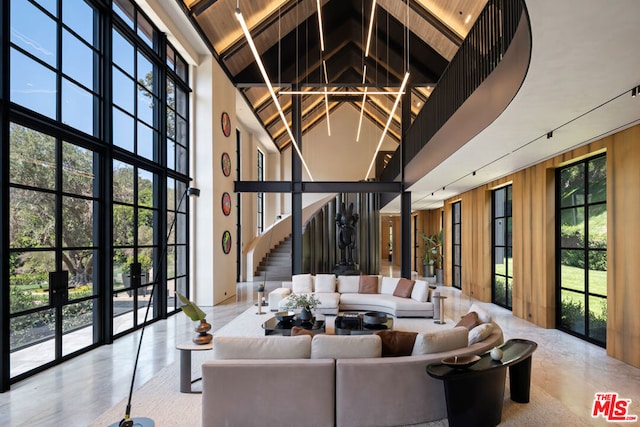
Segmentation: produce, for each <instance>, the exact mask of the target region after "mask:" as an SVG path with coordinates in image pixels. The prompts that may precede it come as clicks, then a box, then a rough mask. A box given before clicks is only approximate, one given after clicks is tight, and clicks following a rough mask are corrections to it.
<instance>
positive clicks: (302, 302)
mask: <svg viewBox="0 0 640 427" xmlns="http://www.w3.org/2000/svg"><path fill="white" fill-rule="evenodd" d="M319 304H320V300H319V299H318V298H316V296H315V295H314V294H291V295H289V296H288V297H287V303H286V304H285V306H284V308H286V309H287V310H292V309H294V308H298V307H300V308H307V309H309V310H312V309H314V308H316V307H317V306H318V305H319Z"/></svg>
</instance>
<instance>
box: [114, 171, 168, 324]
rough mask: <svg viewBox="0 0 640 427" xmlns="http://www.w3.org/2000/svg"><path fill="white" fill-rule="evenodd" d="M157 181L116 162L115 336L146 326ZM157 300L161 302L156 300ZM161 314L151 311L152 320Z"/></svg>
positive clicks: (153, 248)
mask: <svg viewBox="0 0 640 427" xmlns="http://www.w3.org/2000/svg"><path fill="white" fill-rule="evenodd" d="M156 184H157V179H156V175H155V174H153V173H152V172H150V171H147V170H145V169H142V168H140V167H137V166H134V165H131V164H129V163H125V162H121V161H117V160H114V161H113V186H112V189H113V190H112V191H113V213H112V214H113V235H112V236H113V265H112V270H113V285H112V295H113V313H112V314H113V334H114V336H117V335H120V334H122V333H125V332H127V331H130V330H132V329H135V328H136V327H137V326H139V325H141V324H142V323H144V318H145V315H146V308H147V305H148V303H149V299H150V298H151V297H152V292H153V280H154V279H155V276H156V275H155V273H154V271H155V268H154V260H155V259H156V258H157V256H158V255H157V254H156V249H157V245H156V244H155V243H154V242H156V241H157V238H156V233H157V227H156V226H155V225H156V224H157V223H158V215H159V212H158V208H157V204H158V200H157V197H156V196H155V193H156ZM155 301H158V299H156V300H155ZM156 315H157V311H156V310H154V312H152V313H151V312H150V317H149V319H148V320H150V319H151V318H153V317H155V316H156Z"/></svg>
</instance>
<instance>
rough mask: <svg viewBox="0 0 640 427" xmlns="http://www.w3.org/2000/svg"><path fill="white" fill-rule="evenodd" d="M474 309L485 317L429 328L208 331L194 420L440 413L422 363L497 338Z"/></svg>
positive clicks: (413, 417) (496, 330) (426, 417)
mask: <svg viewBox="0 0 640 427" xmlns="http://www.w3.org/2000/svg"><path fill="white" fill-rule="evenodd" d="M473 309H474V310H475V309H476V308H475V307H474V308H473ZM472 314H473V313H472ZM479 317H480V319H484V320H488V321H489V322H488V323H487V322H485V323H481V324H479V325H477V326H474V325H468V324H467V327H465V326H458V327H453V328H447V329H443V330H441V331H437V332H432V333H411V332H405V331H384V332H381V333H378V334H374V335H351V336H348V335H325V334H319V335H315V336H308V335H301V336H291V337H284V336H266V337H229V336H214V338H213V353H212V354H213V359H212V360H209V361H207V362H205V363H204V364H203V365H202V378H203V383H202V389H203V394H202V411H203V412H202V425H203V426H204V427H209V426H211V427H213V426H232V425H233V426H264V425H278V426H296V427H298V426H339V427H340V426H345V427H350V426H354V425H358V426H398V425H410V424H417V423H425V422H429V421H433V420H438V419H442V418H445V417H446V416H447V410H446V402H445V395H444V387H443V384H442V381H438V380H436V379H433V378H431V377H430V376H429V375H427V373H426V367H427V365H429V364H430V363H439V362H440V361H441V360H442V359H443V358H445V357H449V356H453V355H457V356H461V355H471V354H481V353H484V352H487V351H489V350H491V349H492V348H493V347H495V346H499V345H501V344H502V343H503V341H504V338H503V334H502V330H501V329H500V327H499V326H498V325H497V324H495V323H493V322H492V321H491V319H490V317H489V318H488V317H487V316H486V315H481V316H479ZM480 321H482V320H480ZM385 333H386V334H391V335H385ZM407 334H408V335H407ZM412 334H413V335H412ZM407 336H410V337H411V338H410V339H411V340H412V341H407ZM398 343H400V344H398ZM393 347H395V349H394V348H393ZM390 348H391V350H390Z"/></svg>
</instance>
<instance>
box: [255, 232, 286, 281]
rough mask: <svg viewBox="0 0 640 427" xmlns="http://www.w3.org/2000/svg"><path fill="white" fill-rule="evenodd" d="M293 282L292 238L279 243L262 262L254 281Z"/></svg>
mask: <svg viewBox="0 0 640 427" xmlns="http://www.w3.org/2000/svg"><path fill="white" fill-rule="evenodd" d="M265 278H266V279H268V280H269V281H283V280H285V281H288V280H291V237H290V236H289V237H287V238H286V239H284V240H283V241H281V242H280V243H278V244H277V245H276V246H275V247H274V248H273V249H272V250H271V252H270V253H269V254H268V255H267V256H266V257H265V258H263V259H262V261H260V264H259V265H258V268H257V269H256V274H255V275H254V281H265V282H266V280H265Z"/></svg>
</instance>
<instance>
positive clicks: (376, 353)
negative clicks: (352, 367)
mask: <svg viewBox="0 0 640 427" xmlns="http://www.w3.org/2000/svg"><path fill="white" fill-rule="evenodd" d="M381 354H382V340H381V339H380V337H379V336H378V335H325V334H318V335H316V336H314V337H313V340H312V341H311V358H312V359H359V358H365V357H380V355H381Z"/></svg>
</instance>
